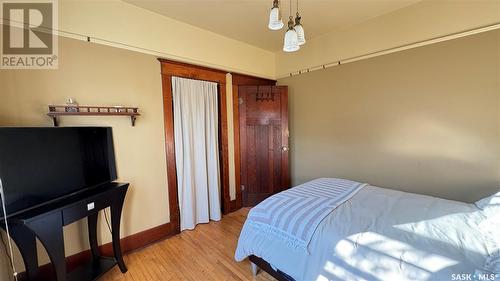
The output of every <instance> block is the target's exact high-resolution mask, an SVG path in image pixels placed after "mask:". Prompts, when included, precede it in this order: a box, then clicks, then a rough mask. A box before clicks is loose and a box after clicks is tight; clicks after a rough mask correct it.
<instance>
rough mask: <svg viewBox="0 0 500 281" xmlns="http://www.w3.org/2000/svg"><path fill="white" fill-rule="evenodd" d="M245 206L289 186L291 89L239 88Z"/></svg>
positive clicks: (284, 87) (242, 184)
mask: <svg viewBox="0 0 500 281" xmlns="http://www.w3.org/2000/svg"><path fill="white" fill-rule="evenodd" d="M238 94H239V97H238V102H239V121H240V122H239V123H240V124H239V131H240V154H241V155H240V159H241V174H240V177H241V189H242V197H243V198H242V199H243V206H255V205H256V204H258V203H259V202H261V201H262V200H264V199H266V198H267V197H269V196H270V195H272V194H274V193H277V192H280V191H282V190H284V189H286V188H289V187H290V173H289V167H288V157H289V156H288V153H289V147H288V136H289V133H288V88H287V87H286V86H240V87H239V89H238Z"/></svg>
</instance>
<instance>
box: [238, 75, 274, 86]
mask: <svg viewBox="0 0 500 281" xmlns="http://www.w3.org/2000/svg"><path fill="white" fill-rule="evenodd" d="M231 76H232V81H233V85H240V86H274V85H276V80H272V79H266V78H260V77H255V76H250V75H246V74H240V73H231Z"/></svg>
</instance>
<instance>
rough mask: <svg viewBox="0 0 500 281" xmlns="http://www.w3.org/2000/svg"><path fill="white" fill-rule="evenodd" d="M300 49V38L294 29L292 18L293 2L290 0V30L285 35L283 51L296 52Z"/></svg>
mask: <svg viewBox="0 0 500 281" xmlns="http://www.w3.org/2000/svg"><path fill="white" fill-rule="evenodd" d="M299 49H300V46H299V38H298V36H297V32H296V31H295V29H294V24H293V17H292V0H290V19H289V20H288V30H287V31H286V33H285V40H284V44H283V51H285V52H295V51H298V50H299Z"/></svg>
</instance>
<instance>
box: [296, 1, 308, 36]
mask: <svg viewBox="0 0 500 281" xmlns="http://www.w3.org/2000/svg"><path fill="white" fill-rule="evenodd" d="M301 18H302V17H301V16H300V14H299V0H297V13H296V14H295V26H294V28H295V31H296V32H297V38H298V39H299V45H304V44H305V43H306V35H305V33H304V27H303V26H302V24H301V23H300V19H301Z"/></svg>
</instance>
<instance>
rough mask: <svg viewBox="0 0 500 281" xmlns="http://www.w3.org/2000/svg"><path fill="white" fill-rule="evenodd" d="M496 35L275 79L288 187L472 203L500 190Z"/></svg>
mask: <svg viewBox="0 0 500 281" xmlns="http://www.w3.org/2000/svg"><path fill="white" fill-rule="evenodd" d="M499 68H500V31H491V32H487V33H482V34H478V35H474V36H471V37H466V38H461V39H456V40H452V41H448V42H444V43H439V44H435V45H430V46H426V47H421V48H417V49H412V50H408V51H404V52H400V53H395V54H391V55H386V56H381V57H377V58H372V59H368V60H363V61H358V62H354V63H350V64H346V65H341V66H337V67H332V68H330V69H327V70H320V71H314V72H311V73H308V74H302V75H298V76H295V77H291V78H285V79H280V80H279V84H281V85H288V86H289V91H290V131H291V163H292V164H291V166H292V167H291V169H292V178H293V183H294V184H299V183H302V182H304V181H306V180H309V179H312V178H316V177H344V178H350V179H355V180H358V181H363V182H368V183H371V184H373V185H379V186H383V187H391V188H395V189H400V190H405V191H410V192H416V193H423V194H431V195H436V196H441V197H445V198H449V199H457V200H463V201H468V202H471V201H474V200H476V199H478V198H480V197H481V196H482V195H486V194H488V193H491V192H492V191H494V190H498V189H500V70H499Z"/></svg>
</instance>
